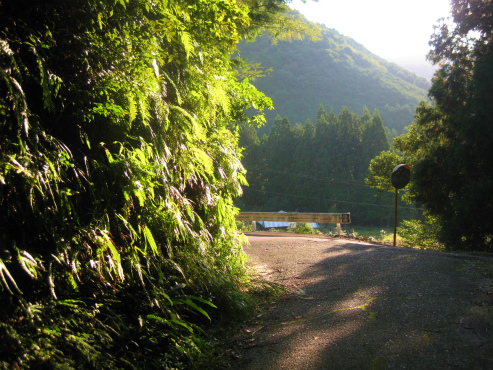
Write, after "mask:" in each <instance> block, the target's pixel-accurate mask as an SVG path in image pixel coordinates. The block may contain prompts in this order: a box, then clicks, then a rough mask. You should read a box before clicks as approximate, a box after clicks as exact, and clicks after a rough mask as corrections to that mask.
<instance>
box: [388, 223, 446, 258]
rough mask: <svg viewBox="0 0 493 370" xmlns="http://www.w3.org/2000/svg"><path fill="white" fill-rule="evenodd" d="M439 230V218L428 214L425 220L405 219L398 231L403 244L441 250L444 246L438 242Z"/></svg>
mask: <svg viewBox="0 0 493 370" xmlns="http://www.w3.org/2000/svg"><path fill="white" fill-rule="evenodd" d="M439 230H440V229H439V223H438V222H437V219H436V218H434V217H432V216H429V215H426V217H425V220H424V221H421V220H403V221H402V223H401V225H400V226H399V227H398V228H397V233H398V234H399V236H400V237H401V238H402V239H401V245H403V246H406V247H411V248H421V249H428V250H437V251H441V250H444V246H443V244H441V243H439V242H438V232H439Z"/></svg>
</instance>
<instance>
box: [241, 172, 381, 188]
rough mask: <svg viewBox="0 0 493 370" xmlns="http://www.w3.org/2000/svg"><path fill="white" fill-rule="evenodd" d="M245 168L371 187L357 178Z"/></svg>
mask: <svg viewBox="0 0 493 370" xmlns="http://www.w3.org/2000/svg"><path fill="white" fill-rule="evenodd" d="M246 170H247V171H251V172H263V171H265V172H273V173H279V174H283V175H288V176H294V177H300V178H305V179H311V180H318V181H330V182H338V183H341V184H348V185H355V186H363V187H366V188H372V187H371V186H370V185H367V184H365V183H364V182H363V181H358V180H346V179H338V178H336V177H320V176H313V175H305V174H300V173H293V172H288V171H276V170H270V169H264V170H263V171H257V170H254V169H248V168H247V169H246Z"/></svg>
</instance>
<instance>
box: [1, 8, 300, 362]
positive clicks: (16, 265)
mask: <svg viewBox="0 0 493 370" xmlns="http://www.w3.org/2000/svg"><path fill="white" fill-rule="evenodd" d="M268 3H276V4H278V5H280V8H279V9H281V8H282V9H284V2H282V1H274V2H272V1H269V2H268ZM24 5H25V4H23V3H19V2H15V1H10V0H9V1H2V3H1V4H0V148H1V151H0V246H1V247H0V296H1V299H2V303H3V302H7V301H8V302H9V304H2V307H1V309H0V316H1V317H2V320H1V322H2V325H3V326H2V329H1V330H2V333H1V336H2V337H1V338H2V344H5V345H2V348H3V349H4V350H7V349H9V352H8V353H5V356H0V357H1V358H2V361H3V362H2V366H3V367H9V368H19V367H24V368H29V367H33V368H34V367H35V368H43V367H46V368H81V369H82V368H84V369H85V368H115V367H118V368H152V369H156V368H176V367H187V368H193V367H199V363H200V361H202V360H207V353H210V348H209V346H208V344H207V343H206V341H205V338H206V335H205V332H204V330H203V328H205V327H207V325H210V322H211V321H213V322H215V323H219V322H221V321H222V322H226V321H227V320H229V319H228V318H231V317H234V318H237V319H240V318H241V317H244V315H245V314H247V313H248V312H249V310H250V303H249V297H248V296H247V295H246V294H245V293H244V289H245V285H247V286H248V278H247V276H246V271H245V267H244V265H243V262H244V261H243V259H244V256H243V252H242V243H243V242H244V237H243V236H241V234H239V233H238V231H237V230H236V226H235V220H234V214H235V212H237V210H236V208H235V207H234V206H233V201H232V199H233V197H236V196H238V195H240V194H241V191H242V190H241V185H242V184H245V178H244V169H243V166H242V164H241V162H240V157H241V154H240V150H239V148H238V145H237V144H238V143H237V142H238V137H237V133H236V128H235V127H233V125H232V122H235V121H237V122H245V123H252V124H256V123H261V122H263V116H262V114H261V111H262V110H263V109H264V108H269V107H271V101H270V99H268V98H266V97H265V95H264V94H262V93H260V92H259V91H257V90H256V89H255V88H254V87H253V85H251V84H250V83H249V81H248V79H241V80H240V79H238V78H237V72H236V71H235V68H234V67H235V65H234V63H233V62H232V61H231V59H230V55H231V54H232V53H233V52H234V51H235V47H236V44H237V43H238V42H239V40H240V39H241V38H242V37H250V32H251V31H252V30H255V29H261V28H262V27H266V26H267V24H266V23H265V22H266V21H262V19H253V18H252V17H253V14H254V13H255V14H256V16H258V17H260V16H261V15H262V12H263V10H262V8H260V9H257V10H255V12H253V11H251V9H250V8H249V7H248V5H249V4H248V2H243V1H239V2H235V1H222V0H213V1H207V2H205V1H195V0H187V1H162V2H148V1H146V0H137V1H128V0H117V1H114V0H94V1H93V0H91V1H86V0H83V1H78V2H69V3H67V2H63V1H58V0H55V1H52V2H41V3H36V4H30V6H29V7H26V6H24ZM276 11H277V10H275V9H273V10H272V12H271V15H272V16H273V15H274V14H275V13H276ZM267 19H270V18H269V17H268V18H267ZM276 19H277V20H278V21H279V22H280V24H281V23H282V24H284V26H285V25H286V24H292V25H294V24H295V23H293V22H294V20H293V19H292V17H290V16H288V15H286V16H283V15H282V14H277V18H276ZM283 19H284V20H285V22H284V23H283ZM284 26H283V27H284ZM279 27H280V26H279V25H278V26H275V27H274V28H273V29H278V30H279V31H282V29H280V28H279ZM288 31H289V30H287V29H286V32H288ZM281 33H282V32H281ZM281 33H280V34H281ZM250 107H254V108H255V109H256V110H257V111H258V112H259V114H256V115H253V116H252V115H250V116H247V115H246V114H245V113H244V110H245V109H247V108H250ZM21 296H22V298H21ZM216 307H217V308H216ZM233 313H234V314H233ZM64 325H65V326H64ZM38 329H39V331H38ZM36 343H39V344H36ZM23 355H25V357H23ZM201 359H202V360H201Z"/></svg>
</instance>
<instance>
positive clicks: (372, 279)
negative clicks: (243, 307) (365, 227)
mask: <svg viewBox="0 0 493 370" xmlns="http://www.w3.org/2000/svg"><path fill="white" fill-rule="evenodd" d="M247 236H248V239H249V242H250V245H249V246H245V252H246V253H247V255H248V257H249V263H250V264H251V265H252V267H254V268H255V269H256V270H257V272H258V273H259V274H260V275H261V276H262V277H263V278H264V279H266V280H269V281H272V282H276V283H278V284H281V285H283V286H285V287H286V288H287V290H288V291H289V293H288V294H286V296H285V297H283V298H282V299H280V300H278V301H277V302H274V303H273V304H272V305H271V306H270V307H268V309H266V310H265V312H263V313H262V314H260V315H259V316H258V317H257V318H256V319H255V320H254V321H253V322H251V323H250V324H249V325H248V326H247V327H246V328H244V329H243V330H242V331H241V333H239V334H238V335H237V337H236V338H235V341H234V347H235V349H236V353H237V357H238V358H237V360H236V361H235V366H236V369H238V370H268V369H272V370H274V369H276V370H277V369H290V370H293V369H303V370H312V369H427V370H428V369H468V370H469V369H493V259H492V258H489V257H475V256H468V255H454V254H447V253H437V252H430V251H421V250H414V249H404V248H394V247H389V246H381V245H373V244H365V243H360V242H354V241H350V240H345V239H337V238H329V237H319V236H313V237H312V236H306V235H303V236H302V235H293V234H280V233H259V232H256V233H248V234H247Z"/></svg>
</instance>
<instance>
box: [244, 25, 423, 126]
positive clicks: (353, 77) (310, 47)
mask: <svg viewBox="0 0 493 370" xmlns="http://www.w3.org/2000/svg"><path fill="white" fill-rule="evenodd" d="M321 27H322V33H323V39H322V40H321V41H316V42H313V41H310V40H303V41H293V42H291V43H289V42H279V43H278V44H277V45H272V44H271V38H270V37H268V36H262V37H259V38H258V39H257V40H256V41H255V42H253V43H243V44H241V45H240V50H241V56H242V57H243V58H247V59H248V61H249V62H251V63H258V62H260V63H261V64H262V66H263V67H264V68H272V69H273V71H272V72H271V73H270V74H268V75H267V76H265V77H262V78H260V79H258V80H256V81H255V82H254V84H255V85H256V86H257V88H259V89H260V90H261V91H263V92H264V93H266V94H267V95H268V96H270V97H271V98H272V99H273V101H274V106H275V108H276V109H275V111H269V112H267V114H266V117H267V125H266V126H265V127H262V128H261V129H260V130H259V134H260V135H262V134H263V133H269V131H270V127H271V126H272V123H273V121H274V118H275V117H276V115H277V114H279V115H281V116H282V117H285V116H286V117H288V118H289V120H290V122H291V123H292V124H294V123H304V122H305V121H306V120H307V119H310V120H312V121H314V122H315V121H316V117H314V115H313V114H314V112H317V109H318V107H319V106H320V104H323V105H324V106H325V108H326V109H328V110H330V109H331V108H333V109H334V112H335V113H336V114H338V113H339V111H340V109H341V108H342V107H343V106H346V107H348V108H349V109H350V110H352V111H354V112H359V113H362V111H363V107H364V106H366V107H368V108H369V109H370V111H373V110H374V109H375V108H376V109H378V110H379V111H380V115H381V117H382V119H383V121H384V125H385V126H386V127H388V128H390V129H395V130H396V131H397V132H398V133H401V132H402V130H403V128H404V127H405V126H407V125H409V124H411V122H412V120H413V115H414V109H415V107H416V105H417V104H418V102H419V101H421V100H424V99H426V98H427V90H428V88H429V86H430V85H429V82H428V81H427V80H426V79H425V78H422V77H418V76H417V75H415V74H414V73H411V72H409V71H407V70H405V69H404V68H401V67H399V66H398V65H397V64H394V63H390V62H387V61H385V60H384V59H382V58H380V57H378V56H376V55H374V54H372V53H371V52H370V51H368V50H367V49H366V48H365V47H363V46H362V45H360V44H358V43H357V42H356V41H354V40H353V39H351V38H349V37H346V36H343V35H341V34H339V33H338V32H337V31H336V30H334V29H328V28H326V27H325V26H321Z"/></svg>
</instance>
